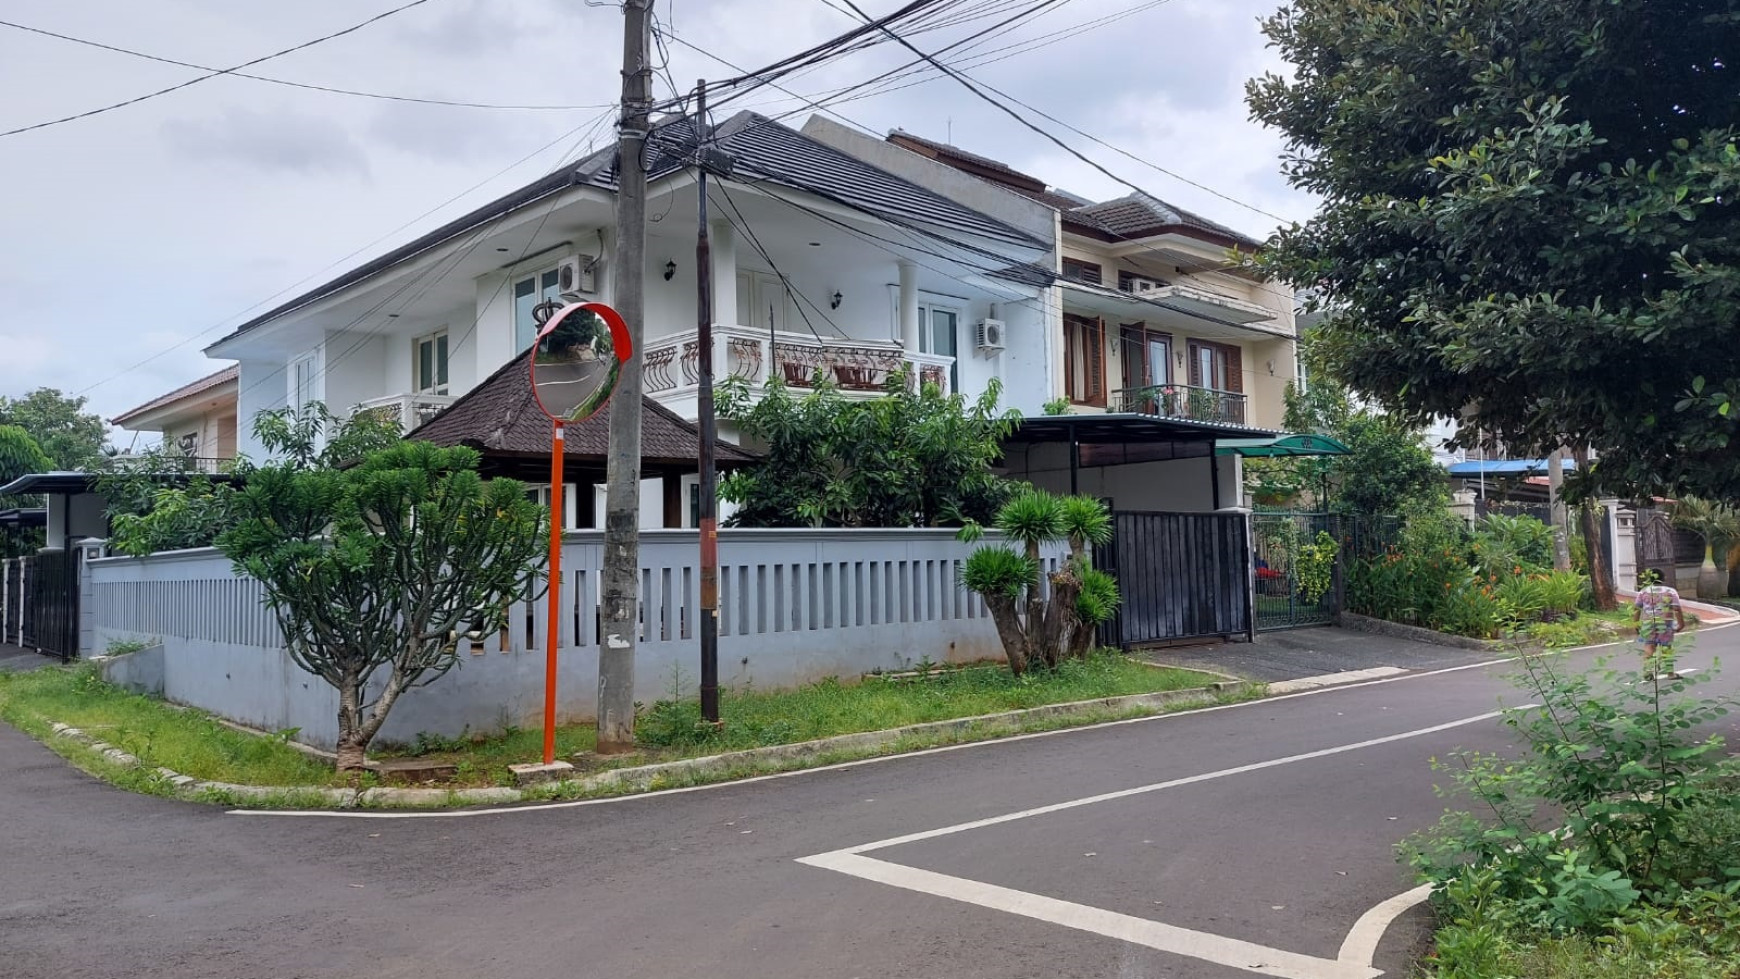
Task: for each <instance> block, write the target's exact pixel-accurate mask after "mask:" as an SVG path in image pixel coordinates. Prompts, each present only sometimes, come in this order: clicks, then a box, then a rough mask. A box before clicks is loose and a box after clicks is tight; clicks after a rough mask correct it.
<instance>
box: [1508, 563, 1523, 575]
mask: <svg viewBox="0 0 1740 979" xmlns="http://www.w3.org/2000/svg"><path fill="white" fill-rule="evenodd" d="M1510 573H1511V574H1522V565H1520V564H1519V565H1517V566H1516V567H1514V568H1512V569H1510Z"/></svg>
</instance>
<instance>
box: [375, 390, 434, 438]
mask: <svg viewBox="0 0 1740 979" xmlns="http://www.w3.org/2000/svg"><path fill="white" fill-rule="evenodd" d="M457 400H458V399H457V398H455V397H453V396H452V395H447V394H389V395H386V396H385V397H380V398H370V399H368V400H367V401H364V402H361V403H359V404H358V405H357V406H356V409H355V412H354V414H362V413H363V412H368V413H370V414H376V415H380V416H381V417H384V418H389V419H392V420H393V421H396V422H398V423H399V431H401V432H407V433H408V432H410V431H411V430H412V429H414V428H416V427H417V426H419V425H422V424H424V423H425V422H427V421H429V419H431V418H434V417H435V416H436V415H439V414H440V413H441V412H442V410H443V409H445V408H446V407H447V406H448V405H450V404H452V403H453V402H454V401H457Z"/></svg>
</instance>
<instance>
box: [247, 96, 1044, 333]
mask: <svg viewBox="0 0 1740 979" xmlns="http://www.w3.org/2000/svg"><path fill="white" fill-rule="evenodd" d="M713 133H714V137H715V139H714V143H713V148H715V149H718V150H721V151H723V152H726V153H729V154H731V155H732V156H734V157H736V163H737V166H738V168H739V170H740V172H741V173H742V176H743V177H744V178H747V179H764V180H767V181H769V182H771V183H776V184H783V185H785V186H788V187H791V188H793V189H796V190H800V191H807V192H810V193H814V194H817V195H818V196H823V197H828V198H830V199H833V200H835V201H838V202H839V203H843V204H845V205H847V206H849V207H854V208H857V209H859V210H862V211H865V212H867V213H869V214H872V215H877V216H885V217H893V218H899V219H904V220H918V221H923V222H925V223H928V224H933V225H937V226H940V227H944V228H948V229H950V230H953V231H965V232H970V233H972V234H977V235H983V236H985V237H988V238H992V239H995V240H999V241H1006V242H1010V243H1014V244H1019V245H1023V246H1027V247H1034V248H1040V247H1044V246H1045V245H1047V244H1049V243H1048V242H1043V241H1040V240H1038V239H1036V238H1034V237H1033V236H1031V235H1029V234H1027V233H1025V232H1023V231H1020V230H1018V229H1016V228H1013V227H1011V226H1009V225H1007V224H1004V223H1003V222H1001V221H997V220H995V219H994V218H990V217H987V216H986V215H983V214H980V213H979V212H977V211H974V210H972V209H970V208H967V207H965V206H963V205H960V204H957V203H955V202H954V201H951V200H949V199H947V198H945V197H943V196H941V195H940V194H934V193H932V192H930V191H928V190H925V189H924V188H922V187H919V186H917V185H916V184H913V183H910V182H908V181H906V180H904V179H902V178H900V177H897V176H895V175H894V174H891V173H888V172H887V171H885V170H882V169H880V168H878V167H876V166H873V165H872V164H869V163H866V162H864V161H863V160H860V159H858V158H856V157H854V156H850V155H848V154H846V153H842V152H840V151H839V150H836V149H834V148H833V147H831V146H828V145H826V144H824V143H821V142H819V141H817V140H814V139H811V138H810V137H808V136H805V135H804V134H802V133H800V132H798V131H797V130H795V129H792V128H791V127H789V126H785V125H782V124H780V123H778V122H775V121H774V120H771V119H768V118H766V117H764V116H760V115H757V114H755V113H753V112H747V111H745V112H739V113H738V114H737V115H735V116H732V117H731V118H730V119H727V120H726V121H724V122H722V123H719V124H717V125H716V126H714V128H713ZM693 140H694V128H693V123H692V121H691V120H690V119H688V118H686V117H684V118H671V119H667V120H661V121H660V122H658V123H656V124H655V125H654V127H653V132H652V135H651V137H650V138H649V141H648V142H649V149H648V157H649V159H650V161H651V162H650V166H649V167H648V171H647V179H648V180H649V181H656V180H659V179H661V178H664V177H669V176H672V175H674V174H676V173H678V172H680V171H682V170H683V169H684V165H685V163H686V162H687V159H688V157H687V156H686V155H685V153H684V151H683V150H682V147H683V145H684V144H685V143H692V142H693ZM615 160H616V148H615V147H614V146H610V147H606V148H605V149H601V150H599V151H598V152H596V153H593V154H592V155H591V156H588V157H586V158H585V159H583V160H581V161H580V162H579V163H574V164H569V165H567V166H564V167H562V169H560V170H557V171H555V172H554V173H550V174H548V175H546V176H544V177H540V178H539V179H537V180H535V181H533V182H532V183H529V184H527V185H526V186H524V187H521V188H520V189H519V190H516V191H514V192H512V193H510V194H507V195H504V196H502V197H499V198H497V199H496V200H493V201H491V202H489V203H488V204H485V205H483V206H482V207H480V208H478V209H476V210H474V211H472V212H470V213H469V214H465V215H463V216H461V217H459V218H455V219H454V220H452V221H449V222H448V223H446V224H444V225H442V226H441V227H439V228H436V229H435V230H434V231H431V232H429V233H427V234H424V235H421V236H419V237H417V238H415V239H413V240H411V241H410V242H407V243H406V244H404V245H401V246H400V247H398V248H395V249H393V250H392V251H390V252H387V253H386V254H385V255H382V256H380V257H379V258H375V259H371V260H370V261H368V262H365V263H363V264H362V265H359V266H357V267H356V268H354V269H351V270H350V271H348V272H346V273H344V274H343V275H340V276H339V277H338V278H336V279H333V280H331V281H329V282H327V283H325V284H324V285H320V286H317V287H316V288H314V289H312V290H310V291H309V292H306V293H303V294H302V295H300V296H297V297H296V298H294V299H292V300H290V301H288V302H286V303H283V304H281V305H279V306H277V307H275V308H273V309H271V310H268V311H267V312H265V313H262V314H261V315H259V316H256V317H254V318H253V319H251V320H248V321H247V322H245V323H243V324H242V325H241V326H238V327H237V328H236V329H235V330H233V331H232V332H231V333H230V334H229V336H232V337H233V336H235V335H237V334H240V333H244V332H246V331H248V330H251V329H253V328H254V327H256V326H259V325H260V324H262V323H266V322H269V321H271V320H273V319H276V318H277V317H279V316H282V315H283V314H285V313H288V312H291V311H293V310H296V309H299V308H301V307H303V306H306V305H308V304H309V303H312V302H315V301H316V300H319V299H322V298H324V297H326V296H330V295H332V294H334V293H336V292H339V291H340V290H343V289H345V288H347V287H349V286H352V285H355V284H356V283H358V282H362V281H363V280H365V279H368V278H371V277H373V276H375V275H378V274H380V273H381V272H384V271H386V270H387V269H390V268H392V267H393V266H395V265H398V264H400V263H401V262H405V261H407V260H409V259H411V258H414V257H416V256H417V255H420V254H422V253H424V252H426V251H429V250H430V249H432V248H435V247H437V246H439V245H441V244H443V243H445V242H448V241H450V240H452V239H454V238H457V237H459V236H460V235H462V234H465V233H466V232H468V231H471V230H473V229H475V228H478V227H479V226H481V225H483V224H485V223H487V222H489V221H493V220H494V219H496V218H498V217H500V216H501V215H503V214H506V213H509V212H511V211H514V210H516V209H518V208H521V207H525V206H526V205H528V204H531V203H533V202H535V201H539V200H542V199H544V198H546V197H548V196H550V195H551V194H554V193H559V192H561V191H563V190H566V189H567V188H569V187H573V186H575V185H577V184H590V185H592V186H595V187H600V188H603V189H607V190H614V189H615V187H616V174H615ZM226 339H227V337H226ZM219 342H222V341H219Z"/></svg>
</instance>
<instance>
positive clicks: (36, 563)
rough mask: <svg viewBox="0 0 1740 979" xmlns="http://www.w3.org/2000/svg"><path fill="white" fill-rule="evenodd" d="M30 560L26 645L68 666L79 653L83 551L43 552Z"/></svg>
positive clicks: (27, 585)
mask: <svg viewBox="0 0 1740 979" xmlns="http://www.w3.org/2000/svg"><path fill="white" fill-rule="evenodd" d="M27 561H28V565H27V567H26V569H25V579H26V581H25V598H24V610H23V611H24V628H23V633H24V642H23V645H24V647H25V648H26V649H35V650H36V651H37V652H39V653H43V654H45V655H48V656H58V657H60V661H61V662H63V663H65V662H67V661H68V660H71V659H73V658H74V657H76V656H78V654H79V552H78V551H77V550H76V549H70V548H69V549H67V550H64V551H43V552H41V553H40V554H37V555H36V556H35V557H33V558H29V559H27Z"/></svg>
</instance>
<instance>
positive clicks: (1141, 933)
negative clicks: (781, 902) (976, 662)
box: [798, 851, 1382, 979]
mask: <svg viewBox="0 0 1740 979" xmlns="http://www.w3.org/2000/svg"><path fill="white" fill-rule="evenodd" d="M798 862H799V863H803V864H808V865H809V866H812V867H820V868H822V869H824V870H833V871H837V872H839V873H842V874H849V875H851V876H853V877H860V878H863V879H864V880H870V881H875V882H877V883H879V884H888V885H890V886H893V887H899V888H902V889H904V890H909V891H917V892H918V893H920V894H931V895H934V896H936V897H942V898H948V899H949V900H951V901H960V902H961V903H963V904H972V905H976V906H978V907H982V908H991V909H993V910H996V911H1006V912H1008V913H1009V914H1017V915H1021V916H1022V917H1024V918H1033V919H1035V920H1038V921H1045V922H1049V923H1051V924H1055V925H1062V926H1063V927H1065V928H1073V929H1075V930H1077V931H1085V932H1088V933H1090V934H1094V935H1102V936H1105V937H1107V938H1116V939H1121V940H1123V941H1126V942H1130V943H1132V944H1136V945H1143V946H1146V947H1148V948H1152V949H1158V950H1160V951H1162V952H1170V953H1172V954H1174V955H1183V956H1188V957H1189V958H1193V959H1200V960H1202V961H1204V962H1213V963H1215V964H1217V965H1224V966H1228V967H1230V968H1234V969H1243V970H1245V971H1248V972H1255V973H1259V974H1261V975H1266V976H1280V977H1284V979H1373V977H1376V976H1379V975H1382V973H1381V972H1379V971H1378V970H1376V969H1373V968H1372V967H1371V966H1369V965H1362V964H1359V963H1355V962H1343V961H1338V960H1335V959H1320V958H1317V957H1315V956H1310V955H1301V954H1299V953H1297V952H1288V951H1284V950H1282V949H1278V948H1268V947H1266V946H1263V945H1258V944H1255V943H1253V942H1246V941H1241V940H1239V939H1236V938H1226V937H1224V936H1221V935H1211V934H1208V933H1207V932H1201V931H1192V930H1190V929H1188V928H1179V927H1177V926H1176V925H1168V924H1163V923H1161V922H1158V921H1149V920H1148V919H1146V918H1137V917H1134V916H1132V915H1127V914H1119V913H1117V912H1115V911H1106V910H1103V909H1101V908H1093V907H1088V906H1087V905H1085V904H1076V903H1074V902H1071V901H1059V900H1057V899H1056V898H1050V897H1045V896H1043V895H1040V894H1029V893H1027V892H1026V891H1017V890H1013V889H1011V888H1007V887H998V886H997V885H995V884H986V883H983V882H980V881H976V880H967V879H966V878H964V877H950V876H948V875H947V874H939V873H935V872H933V871H929V870H919V869H917V868H915V867H907V866H902V865H900V864H894V863H888V862H886V861H883V860H873V859H871V858H869V857H862V856H858V855H857V854H853V853H847V852H844V851H835V852H833V853H823V854H818V855H816V856H813V857H803V858H802V859H800V860H799V861H798Z"/></svg>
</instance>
